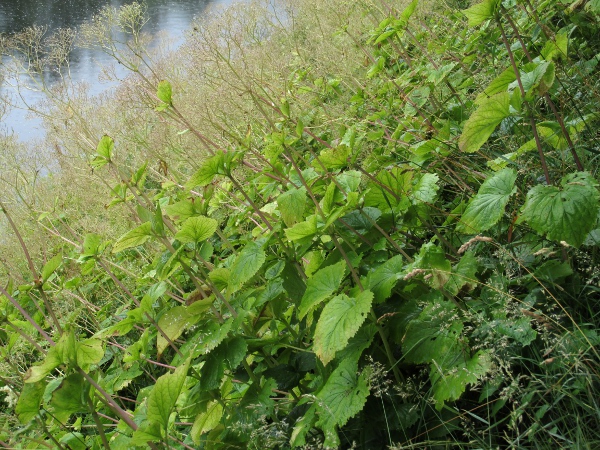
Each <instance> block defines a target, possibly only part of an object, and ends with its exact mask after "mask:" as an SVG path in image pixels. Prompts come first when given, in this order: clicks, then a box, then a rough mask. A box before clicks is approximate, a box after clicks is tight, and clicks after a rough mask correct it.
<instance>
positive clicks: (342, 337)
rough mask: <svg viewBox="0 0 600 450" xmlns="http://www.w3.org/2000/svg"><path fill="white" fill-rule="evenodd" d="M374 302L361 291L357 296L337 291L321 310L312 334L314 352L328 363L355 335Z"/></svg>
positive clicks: (369, 295)
mask: <svg viewBox="0 0 600 450" xmlns="http://www.w3.org/2000/svg"><path fill="white" fill-rule="evenodd" d="M372 302H373V293H372V292H371V291H363V292H361V293H360V294H358V295H357V296H356V297H348V296H347V295H346V294H340V295H338V296H336V297H334V298H333V299H332V300H331V301H330V302H329V303H327V305H325V308H323V311H322V312H321V317H319V321H318V322H317V327H316V329H315V334H314V352H315V353H316V354H317V356H318V357H319V358H320V359H321V361H322V362H323V364H325V365H327V364H328V363H329V362H330V361H331V360H332V359H333V358H335V352H337V351H338V350H342V349H343V348H344V347H346V345H347V344H348V340H349V339H350V338H351V337H352V336H354V335H355V334H356V332H357V331H358V329H359V328H360V326H361V325H362V323H363V322H364V321H365V319H366V317H367V313H368V312H369V310H370V309H371V303H372Z"/></svg>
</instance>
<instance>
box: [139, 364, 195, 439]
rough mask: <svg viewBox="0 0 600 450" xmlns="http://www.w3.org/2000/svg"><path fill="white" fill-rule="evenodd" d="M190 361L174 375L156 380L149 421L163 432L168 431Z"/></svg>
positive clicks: (151, 397)
mask: <svg viewBox="0 0 600 450" xmlns="http://www.w3.org/2000/svg"><path fill="white" fill-rule="evenodd" d="M189 366H190V359H188V360H186V361H185V363H184V364H182V365H180V366H179V367H178V368H177V369H175V371H174V372H173V373H166V374H164V375H163V376H161V377H159V378H158V380H156V384H155V385H154V388H153V389H152V391H151V392H150V395H149V396H148V412H147V415H146V417H147V419H148V421H149V422H154V423H157V424H159V425H160V426H161V429H162V430H166V429H167V425H168V424H169V416H170V415H171V410H172V409H173V408H174V407H175V403H176V402H177V398H178V397H179V394H180V393H181V389H182V388H183V384H184V382H185V377H186V376H187V372H188V368H189Z"/></svg>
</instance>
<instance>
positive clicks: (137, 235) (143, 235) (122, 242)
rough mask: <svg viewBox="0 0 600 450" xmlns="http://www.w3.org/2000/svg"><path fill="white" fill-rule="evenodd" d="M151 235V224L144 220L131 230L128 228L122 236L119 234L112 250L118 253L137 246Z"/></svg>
mask: <svg viewBox="0 0 600 450" xmlns="http://www.w3.org/2000/svg"><path fill="white" fill-rule="evenodd" d="M151 236H152V224H151V223H150V222H146V223H144V224H142V225H140V226H139V227H137V228H134V229H133V230H129V231H128V232H127V233H125V234H124V235H123V236H121V237H120V238H119V239H118V240H117V242H115V245H113V249H112V252H113V253H119V252H122V251H123V250H126V249H128V248H131V247H137V246H138V245H142V244H143V243H144V242H146V241H147V240H148V239H149V238H150V237H151Z"/></svg>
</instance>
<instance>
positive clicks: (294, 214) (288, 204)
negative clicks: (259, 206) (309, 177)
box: [277, 187, 306, 227]
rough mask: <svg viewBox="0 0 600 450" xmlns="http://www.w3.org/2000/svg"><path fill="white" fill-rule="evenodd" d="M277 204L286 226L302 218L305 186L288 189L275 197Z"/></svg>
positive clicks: (304, 203)
mask: <svg viewBox="0 0 600 450" xmlns="http://www.w3.org/2000/svg"><path fill="white" fill-rule="evenodd" d="M277 205H278V206H279V212H280V213H281V218H282V219H283V222H284V223H285V224H286V226H288V227H291V226H293V225H294V224H296V223H298V222H300V221H301V220H302V219H303V218H304V209H305V207H306V188H305V187H301V188H300V189H295V188H294V189H290V190H289V191H287V192H285V193H283V194H281V195H280V196H279V197H277Z"/></svg>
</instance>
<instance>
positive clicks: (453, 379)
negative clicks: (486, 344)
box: [429, 350, 492, 411]
mask: <svg viewBox="0 0 600 450" xmlns="http://www.w3.org/2000/svg"><path fill="white" fill-rule="evenodd" d="M491 368H492V358H491V356H490V351H489V350H487V351H484V350H481V351H479V352H477V353H476V354H475V355H474V356H473V357H472V358H470V359H469V360H468V361H463V362H461V363H460V364H457V365H456V366H454V367H452V368H450V369H448V370H443V369H441V368H440V367H439V366H437V365H432V366H431V372H430V375H429V377H430V379H431V384H432V386H433V398H434V399H435V401H436V405H435V407H436V409H437V410H438V411H439V410H441V409H442V407H443V406H444V402H446V401H454V400H458V398H460V396H461V395H462V394H463V392H465V389H466V387H467V385H469V384H475V383H477V381H478V380H480V379H481V378H482V377H483V376H485V375H486V374H487V373H488V372H489V371H490V369H491Z"/></svg>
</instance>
